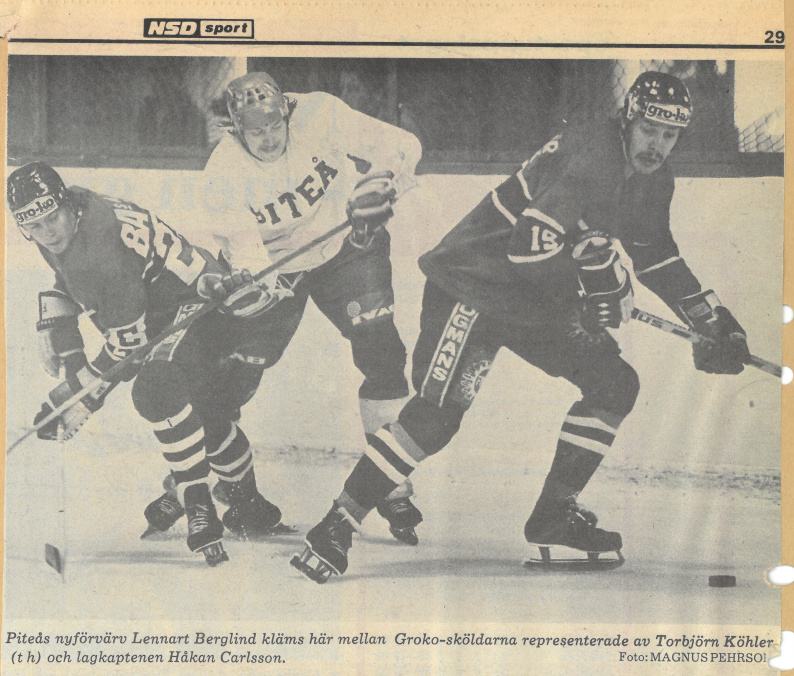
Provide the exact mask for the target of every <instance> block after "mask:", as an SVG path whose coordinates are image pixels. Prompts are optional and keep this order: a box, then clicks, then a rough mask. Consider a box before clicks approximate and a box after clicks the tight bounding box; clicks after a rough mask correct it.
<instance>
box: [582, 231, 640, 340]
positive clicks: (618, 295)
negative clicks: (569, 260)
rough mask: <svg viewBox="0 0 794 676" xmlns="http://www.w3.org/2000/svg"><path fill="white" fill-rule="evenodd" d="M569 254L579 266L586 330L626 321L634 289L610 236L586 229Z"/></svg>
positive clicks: (632, 300) (617, 325)
mask: <svg viewBox="0 0 794 676" xmlns="http://www.w3.org/2000/svg"><path fill="white" fill-rule="evenodd" d="M572 255H573V259H574V261H576V265H577V266H578V268H579V285H580V287H581V293H582V297H583V298H584V306H583V309H582V324H583V326H584V327H585V328H586V329H588V330H590V331H592V330H593V329H594V328H595V327H601V328H607V327H609V328H613V329H616V328H618V327H619V326H620V324H621V322H627V321H629V320H630V319H631V311H632V310H633V309H634V289H633V288H632V286H631V279H629V273H628V272H627V271H626V268H624V267H623V265H622V264H621V262H620V256H619V255H618V252H617V251H616V250H615V249H613V248H612V241H611V239H610V237H609V236H608V235H606V234H604V233H601V232H596V231H587V232H585V233H584V234H583V236H582V237H581V238H580V239H579V240H578V242H577V243H576V244H575V245H574V247H573V254H572Z"/></svg>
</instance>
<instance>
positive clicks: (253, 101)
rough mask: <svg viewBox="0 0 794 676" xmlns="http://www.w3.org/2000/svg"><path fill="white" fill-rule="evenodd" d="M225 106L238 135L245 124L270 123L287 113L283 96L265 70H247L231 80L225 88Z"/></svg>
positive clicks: (287, 108)
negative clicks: (247, 71) (252, 71)
mask: <svg viewBox="0 0 794 676" xmlns="http://www.w3.org/2000/svg"><path fill="white" fill-rule="evenodd" d="M226 107H227V108H228V109H229V115H230V116H231V118H232V123H233V124H234V128H235V131H236V132H237V134H238V135H240V136H242V130H243V128H245V127H253V126H259V125H261V124H270V123H272V122H275V121H277V120H279V119H284V118H286V117H287V115H288V113H289V105H288V102H287V97H286V96H284V94H282V92H281V89H280V88H279V86H278V84H276V81H275V80H274V79H273V78H272V77H270V75H268V74H267V73H265V72H258V73H248V74H247V75H243V76H242V77H238V78H237V79H236V80H232V81H231V82H230V83H229V85H228V86H227V87H226Z"/></svg>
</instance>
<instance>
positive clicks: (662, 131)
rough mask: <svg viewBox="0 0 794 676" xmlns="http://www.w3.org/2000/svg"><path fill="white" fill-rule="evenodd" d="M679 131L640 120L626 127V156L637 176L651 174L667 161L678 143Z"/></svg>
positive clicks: (664, 125)
mask: <svg viewBox="0 0 794 676" xmlns="http://www.w3.org/2000/svg"><path fill="white" fill-rule="evenodd" d="M678 134H679V130H678V129H677V128H675V127H671V126H669V125H666V124H659V123H658V122H651V121H650V120H646V119H643V118H640V119H638V120H635V121H634V122H633V123H632V124H630V125H629V127H628V134H627V139H628V142H627V144H626V146H627V153H626V154H627V155H628V159H629V164H630V165H631V168H632V169H633V170H634V171H636V172H637V173H638V174H652V173H653V172H654V171H656V170H657V169H658V168H659V167H661V166H662V163H663V162H664V161H665V160H666V159H667V157H668V156H669V155H670V153H671V152H672V150H673V147H674V146H675V144H676V142H677V141H678Z"/></svg>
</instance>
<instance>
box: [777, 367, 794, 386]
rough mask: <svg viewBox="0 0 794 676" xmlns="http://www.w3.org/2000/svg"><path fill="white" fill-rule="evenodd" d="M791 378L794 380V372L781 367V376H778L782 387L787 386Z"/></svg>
mask: <svg viewBox="0 0 794 676" xmlns="http://www.w3.org/2000/svg"><path fill="white" fill-rule="evenodd" d="M792 378H794V372H792V370H791V369H790V368H789V367H788V366H784V367H783V375H781V376H780V380H781V382H782V383H783V384H784V385H788V384H789V383H790V382H791V380H792Z"/></svg>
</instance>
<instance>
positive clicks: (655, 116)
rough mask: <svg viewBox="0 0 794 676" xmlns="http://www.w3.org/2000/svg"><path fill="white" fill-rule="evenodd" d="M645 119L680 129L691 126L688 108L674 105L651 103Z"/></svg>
mask: <svg viewBox="0 0 794 676" xmlns="http://www.w3.org/2000/svg"><path fill="white" fill-rule="evenodd" d="M645 117H646V118H648V119H650V120H659V121H660V122H665V123H666V124H672V125H676V126H678V127H686V126H687V125H688V124H689V111H688V110H687V109H686V108H682V107H681V106H676V105H672V104H669V105H666V104H661V103H649V104H648V108H647V109H646V111H645Z"/></svg>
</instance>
